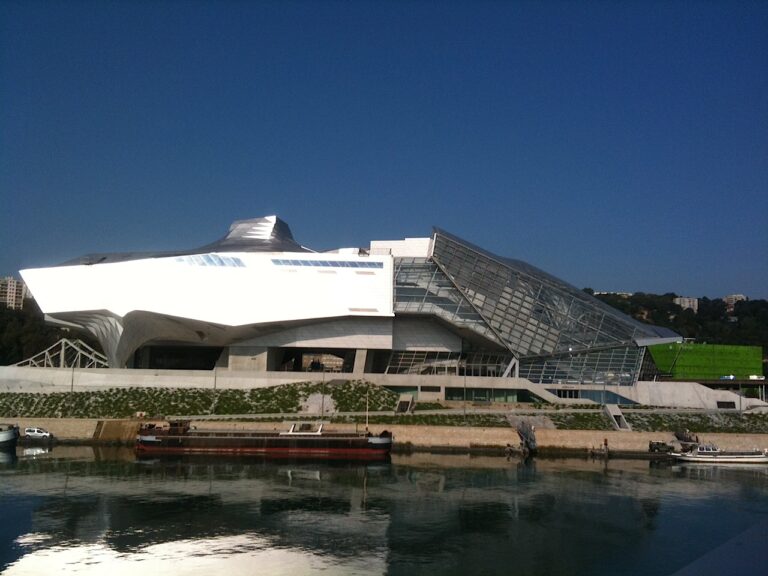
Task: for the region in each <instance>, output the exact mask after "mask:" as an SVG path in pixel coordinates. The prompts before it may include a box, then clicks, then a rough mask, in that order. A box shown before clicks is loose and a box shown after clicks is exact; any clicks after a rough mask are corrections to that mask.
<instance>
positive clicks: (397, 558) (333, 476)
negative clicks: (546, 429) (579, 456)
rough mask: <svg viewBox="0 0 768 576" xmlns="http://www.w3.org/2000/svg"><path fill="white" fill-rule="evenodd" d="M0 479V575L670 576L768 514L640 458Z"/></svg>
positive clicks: (750, 483)
mask: <svg viewBox="0 0 768 576" xmlns="http://www.w3.org/2000/svg"><path fill="white" fill-rule="evenodd" d="M60 448H61V449H60ZM0 481H2V482H3V485H4V487H5V491H4V493H3V495H2V496H0V506H2V510H4V511H6V512H7V514H12V515H13V516H14V518H15V521H14V522H11V523H10V524H8V523H6V525H5V526H4V529H3V530H4V532H1V533H0V538H2V540H0V551H1V552H0V554H1V555H0V563H2V564H0V565H2V566H6V569H5V571H4V572H3V574H39V573H42V572H43V570H44V569H45V570H46V571H47V570H48V569H50V567H51V566H52V565H53V564H54V563H55V564H56V565H60V566H63V567H64V568H63V569H58V570H57V572H62V571H63V572H64V573H72V574H90V573H96V572H99V573H103V570H104V568H105V566H107V565H108V566H109V570H110V572H115V573H117V574H120V573H122V572H125V573H127V572H128V571H129V570H130V571H131V573H134V572H135V571H136V570H137V569H141V570H143V571H146V570H147V569H152V570H155V569H156V570H163V571H168V570H172V571H173V573H174V574H198V573H200V574H202V573H206V574H214V573H223V572H225V571H226V572H229V573H232V574H240V573H243V574H244V573H249V574H251V573H253V572H254V571H256V570H258V571H259V572H261V573H270V574H279V573H285V572H287V571H289V570H290V571H291V572H293V573H302V574H303V573H312V572H319V571H326V572H327V573H332V574H362V573H366V574H420V573H424V572H430V573H443V574H467V573H478V572H485V573H490V574H494V573H507V572H508V571H509V569H510V567H511V566H514V568H515V572H519V573H526V574H553V575H558V574H596V575H600V574H613V573H618V572H621V573H623V574H669V573H670V572H672V571H674V569H677V568H680V567H683V566H684V565H685V564H687V563H688V562H691V561H692V560H694V559H695V558H697V557H698V556H700V555H701V554H703V553H704V551H706V550H708V549H711V548H712V547H713V546H716V545H717V544H718V543H720V542H722V541H724V539H727V537H730V536H732V535H734V534H738V533H739V532H740V531H742V530H745V529H747V528H749V526H751V525H753V524H754V523H755V522H757V521H759V520H761V519H763V518H767V517H768V471H766V470H759V469H758V470H743V469H741V470H731V469H715V470H703V469H701V468H693V469H691V468H690V467H681V466H665V467H660V466H659V465H657V464H655V463H650V464H649V463H648V462H647V461H625V462H613V461H599V462H594V461H586V460H572V461H562V460H560V461H551V460H549V461H548V460H541V459H538V460H521V461H516V460H513V461H506V460H505V459H503V458H493V457H480V458H469V457H466V456H444V455H443V456H437V455H430V454H414V455H410V456H400V457H394V458H393V461H392V463H391V464H375V465H357V464H355V465H349V464H343V463H341V464H339V463H336V464H334V463H306V462H280V463H272V462H267V461H263V460H257V459H253V460H248V459H239V460H221V459H215V460H204V459H192V460H190V459H183V458H180V459H176V460H167V459H158V460H151V461H139V462H137V461H136V460H135V459H134V457H133V455H132V453H130V451H117V450H99V451H97V452H91V453H90V454H89V453H88V452H87V451H83V450H82V449H81V448H78V449H75V448H72V449H71V450H70V449H69V447H56V448H55V449H54V450H53V452H51V453H45V454H34V455H31V454H30V455H24V454H22V455H20V457H19V458H18V459H17V460H16V461H15V462H14V463H12V464H8V465H5V466H0ZM46 566H47V567H48V568H45V567H46ZM204 571H205V572H204Z"/></svg>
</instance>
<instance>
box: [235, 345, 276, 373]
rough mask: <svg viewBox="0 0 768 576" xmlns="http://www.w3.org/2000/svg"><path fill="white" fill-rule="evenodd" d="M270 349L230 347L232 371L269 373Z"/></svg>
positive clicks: (261, 347)
mask: <svg viewBox="0 0 768 576" xmlns="http://www.w3.org/2000/svg"><path fill="white" fill-rule="evenodd" d="M268 357H269V348H267V347H266V346H230V348H229V369H230V370H255V371H257V372H266V371H267V360H268Z"/></svg>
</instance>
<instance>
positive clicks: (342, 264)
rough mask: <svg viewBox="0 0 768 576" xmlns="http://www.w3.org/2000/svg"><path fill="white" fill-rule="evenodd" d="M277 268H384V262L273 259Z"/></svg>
mask: <svg viewBox="0 0 768 576" xmlns="http://www.w3.org/2000/svg"><path fill="white" fill-rule="evenodd" d="M272 264H274V265H275V266H312V267H323V268H384V263H383V262H364V261H358V260H354V261H350V260H282V259H278V258H273V259H272Z"/></svg>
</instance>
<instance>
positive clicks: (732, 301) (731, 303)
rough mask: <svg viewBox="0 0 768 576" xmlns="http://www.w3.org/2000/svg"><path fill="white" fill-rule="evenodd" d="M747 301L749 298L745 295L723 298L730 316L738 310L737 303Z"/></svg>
mask: <svg viewBox="0 0 768 576" xmlns="http://www.w3.org/2000/svg"><path fill="white" fill-rule="evenodd" d="M747 300H749V298H747V297H746V296H744V294H729V295H728V296H725V297H724V298H723V301H724V302H725V307H726V310H727V311H728V314H733V311H734V310H735V309H736V302H745V301H747Z"/></svg>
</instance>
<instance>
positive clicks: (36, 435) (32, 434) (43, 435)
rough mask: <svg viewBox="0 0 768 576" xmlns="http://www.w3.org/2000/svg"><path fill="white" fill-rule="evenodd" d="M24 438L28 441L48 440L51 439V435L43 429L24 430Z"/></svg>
mask: <svg viewBox="0 0 768 576" xmlns="http://www.w3.org/2000/svg"><path fill="white" fill-rule="evenodd" d="M24 436H26V437H27V438H29V439H30V440H35V439H37V440H48V439H50V437H51V433H50V432H48V430H44V429H43V428H24Z"/></svg>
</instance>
